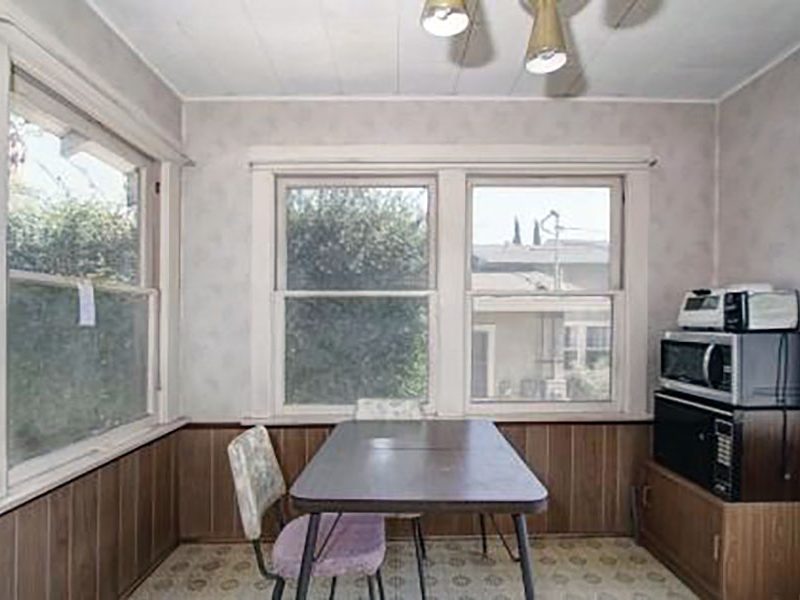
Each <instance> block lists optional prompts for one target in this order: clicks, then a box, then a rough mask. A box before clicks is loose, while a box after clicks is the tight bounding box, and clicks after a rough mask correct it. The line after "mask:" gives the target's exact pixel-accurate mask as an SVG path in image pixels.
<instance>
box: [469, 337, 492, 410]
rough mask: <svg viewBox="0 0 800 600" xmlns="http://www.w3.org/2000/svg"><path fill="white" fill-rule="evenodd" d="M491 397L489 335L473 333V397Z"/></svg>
mask: <svg viewBox="0 0 800 600" xmlns="http://www.w3.org/2000/svg"><path fill="white" fill-rule="evenodd" d="M488 395H489V334H488V333H487V332H485V331H473V332H472V396H473V398H486V397H487V396H488Z"/></svg>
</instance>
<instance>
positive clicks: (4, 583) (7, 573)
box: [0, 513, 17, 598]
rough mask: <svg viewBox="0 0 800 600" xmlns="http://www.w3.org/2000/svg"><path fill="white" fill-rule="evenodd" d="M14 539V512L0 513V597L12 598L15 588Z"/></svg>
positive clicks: (15, 525) (15, 527)
mask: <svg viewBox="0 0 800 600" xmlns="http://www.w3.org/2000/svg"><path fill="white" fill-rule="evenodd" d="M16 540H17V523H16V519H15V516H14V514H13V513H8V514H5V515H0V598H13V597H14V595H15V592H16V589H17V574H16V568H15V562H16V556H15V555H16Z"/></svg>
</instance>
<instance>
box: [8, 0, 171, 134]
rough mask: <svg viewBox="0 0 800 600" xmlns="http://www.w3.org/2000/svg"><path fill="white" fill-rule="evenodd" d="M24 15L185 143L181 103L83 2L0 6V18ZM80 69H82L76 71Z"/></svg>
mask: <svg viewBox="0 0 800 600" xmlns="http://www.w3.org/2000/svg"><path fill="white" fill-rule="evenodd" d="M7 6H11V7H12V8H18V9H20V10H22V11H23V12H24V13H25V14H26V15H27V17H28V18H29V19H32V20H33V21H34V22H35V27H36V28H37V31H36V32H32V33H34V34H36V33H39V31H43V32H45V33H46V34H47V35H48V36H52V37H54V38H55V39H57V40H58V41H59V43H60V44H62V45H63V46H64V47H65V48H67V49H68V50H69V52H70V53H72V54H74V55H75V57H76V58H77V59H78V60H80V61H81V62H82V63H83V65H82V66H85V67H88V68H89V69H90V71H91V72H93V73H96V74H97V75H99V76H100V77H102V78H104V79H105V80H106V81H108V83H109V84H110V85H111V86H113V87H114V88H115V90H116V91H117V92H118V93H119V94H121V95H122V96H123V97H124V98H126V99H127V100H129V101H130V102H131V103H133V104H134V105H136V106H137V107H138V108H139V109H141V110H142V111H143V112H145V114H147V115H148V116H149V117H150V118H151V119H152V120H153V122H154V123H155V124H156V125H159V126H161V127H163V128H164V131H165V133H168V134H169V135H170V136H171V137H172V139H175V140H179V139H180V138H181V101H180V99H179V98H178V97H177V96H176V95H175V94H174V93H173V92H172V91H171V90H170V89H169V88H168V87H167V86H166V85H164V83H163V82H162V81H161V80H160V79H159V78H158V76H156V75H155V73H153V71H152V70H150V68H149V67H148V66H147V65H145V64H144V63H143V62H142V60H141V59H140V58H139V57H138V56H137V55H136V54H135V53H134V52H133V51H132V50H131V49H130V48H129V47H128V46H127V45H126V44H125V42H123V41H122V40H121V39H120V38H119V37H118V36H117V34H116V33H114V31H112V30H111V28H109V27H108V25H106V24H105V23H104V22H103V21H102V19H100V17H98V16H97V14H96V13H95V12H94V11H93V10H92V9H91V8H89V6H88V5H87V3H86V1H85V0H0V12H5V8H6V7H7ZM73 66H75V67H80V66H81V65H73Z"/></svg>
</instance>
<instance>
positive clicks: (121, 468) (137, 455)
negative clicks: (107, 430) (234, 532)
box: [0, 432, 178, 600]
mask: <svg viewBox="0 0 800 600" xmlns="http://www.w3.org/2000/svg"><path fill="white" fill-rule="evenodd" d="M177 450H178V433H177V432H176V433H172V434H170V435H167V436H165V437H163V438H161V439H159V440H157V441H155V442H152V443H150V444H147V445H145V446H142V447H141V448H138V449H136V450H135V451H133V452H131V453H130V454H127V455H125V456H122V457H120V458H118V459H116V460H114V461H112V462H110V463H108V464H106V465H105V466H103V467H101V468H99V469H97V470H95V471H92V472H90V473H87V474H86V475H83V476H81V477H79V478H77V479H75V480H73V481H72V482H70V483H68V484H66V485H63V486H61V487H59V488H57V489H55V490H53V491H51V492H48V493H46V494H44V495H42V496H40V497H39V498H37V499H35V500H32V501H31V502H29V503H27V504H25V505H23V506H21V507H19V508H17V509H14V510H12V511H10V512H8V513H5V514H3V515H0V600H38V599H49V600H60V599H61V598H70V599H71V600H81V599H83V598H86V599H92V600H94V599H98V598H99V599H106V598H119V597H120V596H124V595H125V594H126V592H128V591H129V590H130V589H131V588H133V587H134V586H135V585H136V584H137V583H138V582H139V581H140V580H141V579H142V578H144V577H145V576H146V575H147V574H148V573H149V572H150V571H151V570H152V569H153V568H155V567H156V566H157V565H158V564H159V563H160V562H161V560H162V559H163V558H164V557H166V556H167V555H168V554H169V553H170V552H172V550H173V549H174V548H175V547H176V546H177V544H178V520H177V510H178V502H177V498H178V496H177V494H178V487H177V472H178V464H177V458H178V452H177Z"/></svg>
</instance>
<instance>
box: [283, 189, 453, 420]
mask: <svg viewBox="0 0 800 600" xmlns="http://www.w3.org/2000/svg"><path fill="white" fill-rule="evenodd" d="M314 187H424V188H426V189H427V190H428V207H427V232H428V248H427V251H428V287H427V289H420V290H392V289H385V290H382V289H378V290H374V289H373V290H369V289H362V290H295V289H288V287H287V282H288V267H289V265H288V227H287V222H286V217H287V210H288V207H287V202H286V200H287V195H288V190H289V188H314ZM437 234H438V231H437V180H436V178H435V177H431V176H428V175H424V176H418V175H410V176H409V175H402V176H391V175H390V176H381V175H378V176H372V175H363V176H348V175H335V176H325V175H310V176H304V177H297V176H294V177H292V176H286V177H277V178H276V179H275V248H274V255H275V265H274V272H275V277H274V285H275V287H274V290H273V291H272V297H273V301H272V315H271V320H272V331H273V336H272V348H271V350H272V352H271V354H272V365H271V370H272V373H273V378H272V379H273V382H272V393H273V396H274V399H275V410H276V412H277V413H278V414H280V415H290V416H302V415H318V414H320V413H325V414H332V415H339V416H344V415H350V414H352V411H353V408H354V407H353V406H350V405H324V404H293V403H290V402H289V401H288V400H289V399H288V398H287V397H286V357H285V355H286V348H285V344H286V300H287V299H296V298H303V299H315V298H319V299H326V298H327V299H350V298H427V299H428V365H427V375H428V381H427V389H428V394H427V397H425V398H419V400H420V401H421V402H422V403H423V405H424V407H425V408H426V410H428V411H430V410H431V398H432V396H433V390H434V389H435V385H436V370H435V368H434V364H435V361H436V349H437V344H436V330H437V327H438V316H437V306H438V300H437V298H438V296H437V292H436V287H437V238H438V235H437Z"/></svg>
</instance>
